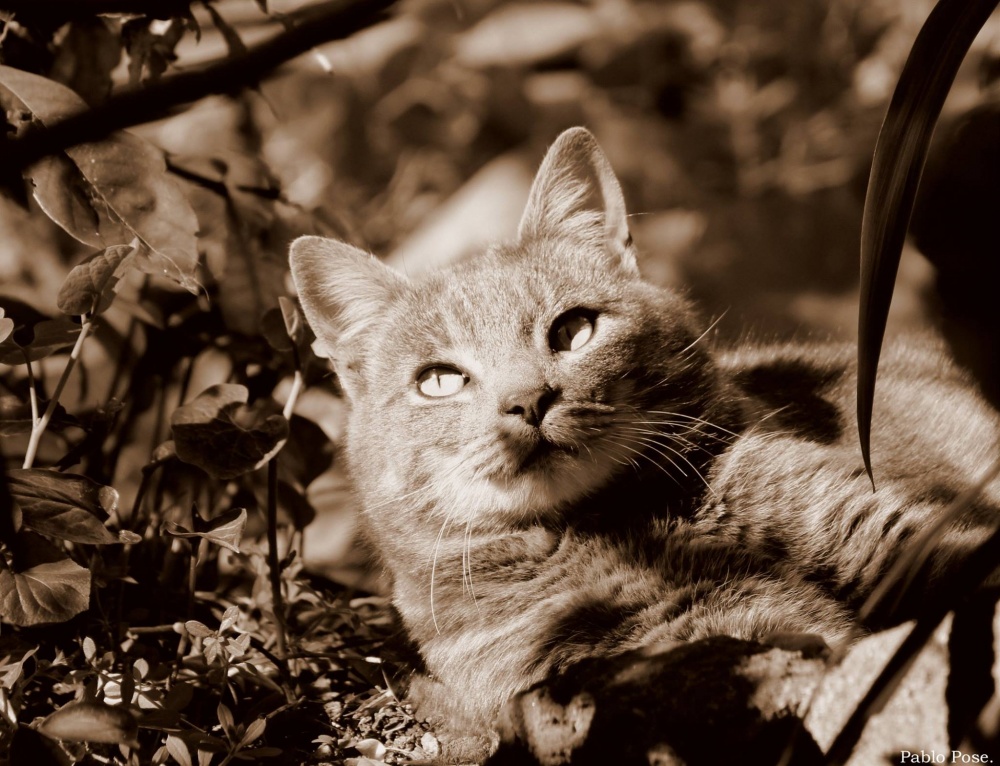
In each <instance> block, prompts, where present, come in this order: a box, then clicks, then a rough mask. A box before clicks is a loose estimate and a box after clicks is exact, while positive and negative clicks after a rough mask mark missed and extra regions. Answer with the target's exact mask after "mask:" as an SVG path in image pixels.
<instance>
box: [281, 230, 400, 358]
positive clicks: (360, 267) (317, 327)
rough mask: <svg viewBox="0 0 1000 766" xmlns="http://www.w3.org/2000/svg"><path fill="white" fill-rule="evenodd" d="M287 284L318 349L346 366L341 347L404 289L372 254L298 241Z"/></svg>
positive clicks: (332, 243)
mask: <svg viewBox="0 0 1000 766" xmlns="http://www.w3.org/2000/svg"><path fill="white" fill-rule="evenodd" d="M289 262H290V264H291V270H292V281H293V282H294V283H295V289H296V291H297V292H298V295H299V302H300V303H301V304H302V310H303V312H304V313H305V315H306V319H307V320H308V322H309V325H310V326H311V327H312V329H313V332H315V333H316V339H317V341H318V343H319V347H320V348H319V349H318V350H320V351H322V352H323V353H325V354H326V355H327V356H329V357H331V358H333V359H336V360H338V361H341V362H344V363H349V360H346V359H343V358H342V356H343V355H342V353H340V352H338V349H345V348H346V347H347V346H348V345H349V344H350V343H351V342H352V341H354V340H355V339H356V338H358V336H360V335H362V334H363V333H364V332H365V330H366V329H368V328H369V327H370V326H371V325H372V324H373V323H374V322H375V321H376V320H377V319H378V318H379V316H381V315H382V313H383V312H384V311H385V309H386V307H387V306H388V305H389V303H390V302H391V301H392V299H393V297H394V296H395V295H397V294H398V293H399V292H400V291H401V290H403V289H405V287H406V278H405V277H404V276H403V275H402V274H400V273H399V272H397V271H395V270H393V269H391V268H389V267H388V266H386V265H385V264H384V263H382V262H381V261H379V260H378V259H377V258H376V257H375V256H373V255H371V254H370V253H366V252H365V251H363V250H359V249H358V248H356V247H353V246H352V245H348V244H347V243H346V242H340V241H338V240H335V239H327V238H325V237H299V238H298V239H296V240H295V241H294V242H292V246H291V249H290V253H289Z"/></svg>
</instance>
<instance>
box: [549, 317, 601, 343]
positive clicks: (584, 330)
mask: <svg viewBox="0 0 1000 766" xmlns="http://www.w3.org/2000/svg"><path fill="white" fill-rule="evenodd" d="M593 334H594V319H593V316H591V315H590V314H589V312H584V311H581V310H573V311H569V312H567V313H565V314H563V315H562V316H561V317H559V318H558V319H557V320H556V321H555V323H554V324H553V326H552V331H551V332H550V334H549V344H550V345H551V346H552V350H553V351H576V350H577V349H579V348H582V347H583V346H584V345H585V344H586V343H587V341H589V340H590V337H591V336H592V335H593Z"/></svg>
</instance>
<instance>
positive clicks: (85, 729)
mask: <svg viewBox="0 0 1000 766" xmlns="http://www.w3.org/2000/svg"><path fill="white" fill-rule="evenodd" d="M38 730H39V731H40V732H41V733H42V734H44V735H45V736H47V737H52V738H53V739H61V740H65V741H67V742H107V743H109V744H120V745H129V746H130V747H138V746H139V743H138V740H137V736H138V733H139V725H138V724H137V723H136V720H135V718H133V717H132V714H131V713H129V711H128V708H127V707H126V706H124V705H119V706H115V707H112V706H111V705H105V704H104V703H102V702H88V701H84V702H71V703H69V704H68V705H66V706H64V707H62V708H60V709H59V710H57V711H56V712H54V713H52V714H51V715H49V716H48V717H47V718H46V719H45V720H44V721H42V722H41V723H40V724H39V725H38Z"/></svg>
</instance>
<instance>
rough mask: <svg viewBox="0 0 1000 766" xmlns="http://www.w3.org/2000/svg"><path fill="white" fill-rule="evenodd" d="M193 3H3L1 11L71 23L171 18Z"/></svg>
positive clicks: (75, 0) (186, 12)
mask: <svg viewBox="0 0 1000 766" xmlns="http://www.w3.org/2000/svg"><path fill="white" fill-rule="evenodd" d="M193 1H194V0H0V11H10V12H11V13H16V14H18V16H19V17H20V16H23V17H26V18H32V17H43V18H48V19H53V18H55V19H59V20H60V21H72V20H73V19H81V18H88V17H90V16H98V15H100V14H102V13H141V14H142V15H143V16H149V17H150V18H154V19H169V18H174V17H178V16H187V15H189V14H190V13H191V10H190V8H191V3H192V2H193Z"/></svg>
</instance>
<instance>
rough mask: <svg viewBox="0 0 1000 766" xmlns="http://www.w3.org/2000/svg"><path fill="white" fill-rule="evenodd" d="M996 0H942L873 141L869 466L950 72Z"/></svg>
mask: <svg viewBox="0 0 1000 766" xmlns="http://www.w3.org/2000/svg"><path fill="white" fill-rule="evenodd" d="M998 4H1000V0H940V1H939V2H938V4H937V5H936V6H935V7H934V10H933V11H931V14H930V16H928V18H927V21H926V22H925V23H924V26H923V27H922V28H921V30H920V34H918V35H917V39H916V41H915V42H914V43H913V48H912V49H911V50H910V55H909V57H908V58H907V60H906V64H905V65H904V67H903V71H902V73H901V74H900V77H899V82H898V83H897V84H896V90H895V92H894V93H893V94H892V101H891V102H890V103H889V108H888V110H887V111H886V115H885V119H884V120H883V122H882V129H881V130H880V131H879V136H878V141H877V142H876V144H875V156H874V159H873V162H872V170H871V175H870V176H869V178H868V192H867V194H866V196H865V210H864V217H863V219H862V223H861V303H860V308H859V314H858V433H859V435H860V437H861V454H862V457H863V458H864V461H865V469H866V470H867V471H868V476H869V478H871V479H872V485H873V486H874V482H875V480H874V475H873V473H872V464H871V450H870V437H871V420H872V402H873V399H874V396H875V373H876V370H877V368H878V360H879V354H880V352H881V348H882V339H883V336H884V335H885V324H886V318H887V316H888V314H889V302H890V301H891V300H892V289H893V283H894V282H895V279H896V270H897V267H898V266H899V256H900V253H901V252H902V249H903V240H904V239H905V237H906V230H907V227H908V226H909V222H910V215H911V213H912V212H913V202H914V198H915V197H916V193H917V185H918V184H919V182H920V174H921V172H922V171H923V167H924V160H925V159H926V157H927V148H928V146H929V144H930V140H931V134H932V133H933V132H934V125H935V123H936V122H937V119H938V116H939V115H940V114H941V107H942V106H943V105H944V100H945V97H946V96H947V95H948V91H949V89H950V88H951V84H952V82H953V81H954V79H955V74H956V72H958V68H959V66H960V65H961V63H962V60H963V59H964V58H965V54H966V53H967V52H968V50H969V48H970V47H971V45H972V41H973V40H974V39H975V37H976V34H977V33H978V32H979V30H980V29H982V27H983V25H984V24H985V23H986V20H987V19H988V18H989V16H990V14H991V13H992V12H993V10H994V9H995V8H996V7H997V5H998Z"/></svg>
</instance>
